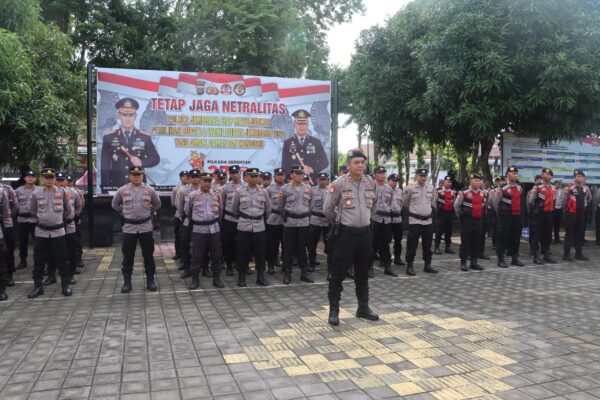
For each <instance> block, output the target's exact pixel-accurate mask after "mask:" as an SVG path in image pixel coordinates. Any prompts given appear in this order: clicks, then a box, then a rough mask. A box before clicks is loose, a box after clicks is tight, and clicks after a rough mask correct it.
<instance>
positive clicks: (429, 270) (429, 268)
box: [423, 261, 438, 274]
mask: <svg viewBox="0 0 600 400" xmlns="http://www.w3.org/2000/svg"><path fill="white" fill-rule="evenodd" d="M423 272H426V273H428V274H437V273H438V270H437V269H435V268H433V267H432V266H431V261H429V262H426V263H425V267H423Z"/></svg>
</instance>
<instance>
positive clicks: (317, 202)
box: [307, 172, 329, 272]
mask: <svg viewBox="0 0 600 400" xmlns="http://www.w3.org/2000/svg"><path fill="white" fill-rule="evenodd" d="M317 183H318V185H317V186H314V187H313V188H312V203H311V205H310V214H311V215H310V221H309V227H308V243H307V250H308V272H314V271H315V267H316V266H317V265H319V262H318V261H317V245H318V244H319V241H320V240H321V237H323V243H324V244H325V254H328V253H329V240H328V238H327V235H328V233H329V220H328V219H327V217H325V214H323V203H324V201H325V194H326V193H327V185H328V184H329V176H328V175H327V174H326V173H325V172H319V173H318V174H317Z"/></svg>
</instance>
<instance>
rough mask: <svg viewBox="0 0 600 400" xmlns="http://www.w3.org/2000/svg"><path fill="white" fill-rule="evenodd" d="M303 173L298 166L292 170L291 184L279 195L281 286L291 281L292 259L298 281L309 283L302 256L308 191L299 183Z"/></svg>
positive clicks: (305, 231)
mask: <svg viewBox="0 0 600 400" xmlns="http://www.w3.org/2000/svg"><path fill="white" fill-rule="evenodd" d="M303 179H304V170H303V168H302V166H300V165H294V166H293V167H292V181H291V182H290V183H288V184H287V185H285V186H284V187H283V188H281V191H282V192H283V196H282V197H281V202H280V203H279V210H280V211H281V213H282V215H283V248H284V249H285V251H284V253H283V274H284V275H283V283H284V284H286V285H289V284H290V283H291V281H292V264H293V259H294V258H295V259H296V260H298V266H299V267H300V280H301V281H303V282H308V283H313V282H314V281H313V280H312V278H311V277H310V276H309V275H308V259H307V257H306V242H307V240H308V225H309V218H310V204H311V202H312V189H311V187H310V185H307V184H306V183H304V182H303Z"/></svg>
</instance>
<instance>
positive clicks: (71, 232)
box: [48, 171, 83, 285]
mask: <svg viewBox="0 0 600 400" xmlns="http://www.w3.org/2000/svg"><path fill="white" fill-rule="evenodd" d="M66 180H67V174H66V173H65V172H63V171H59V172H58V173H57V174H56V181H57V184H58V185H59V186H61V185H64V186H61V187H62V188H63V189H64V190H65V191H67V192H68V193H70V196H69V201H70V203H71V210H70V212H69V213H68V214H66V215H65V247H66V249H67V253H66V257H67V258H66V264H67V270H68V271H69V284H71V285H74V284H75V283H76V282H75V278H74V276H75V274H76V272H77V238H76V234H75V216H76V215H79V214H80V213H81V210H82V209H83V204H82V203H81V198H80V197H79V194H78V193H77V192H76V191H75V190H74V189H73V188H70V187H66ZM59 182H61V183H59ZM55 268H56V265H54V264H50V265H48V276H50V275H54V269H55Z"/></svg>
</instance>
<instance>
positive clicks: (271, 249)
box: [267, 168, 285, 274]
mask: <svg viewBox="0 0 600 400" xmlns="http://www.w3.org/2000/svg"><path fill="white" fill-rule="evenodd" d="M273 174H274V175H275V176H277V175H281V174H284V171H283V168H276V169H275V170H274V171H273ZM283 185H285V183H282V184H281V185H279V184H278V183H277V182H273V183H272V184H271V185H270V186H269V187H267V194H268V196H269V198H270V199H271V215H269V218H268V219H267V264H268V266H269V271H268V272H269V274H273V273H275V268H274V267H275V266H277V267H279V266H280V264H279V260H278V258H279V247H280V246H281V245H282V241H283V217H282V215H281V211H280V210H279V203H280V202H281V197H282V196H283V192H282V191H281V188H283Z"/></svg>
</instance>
